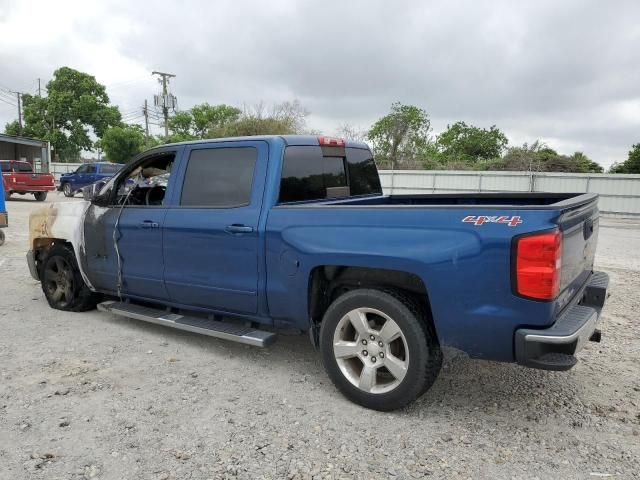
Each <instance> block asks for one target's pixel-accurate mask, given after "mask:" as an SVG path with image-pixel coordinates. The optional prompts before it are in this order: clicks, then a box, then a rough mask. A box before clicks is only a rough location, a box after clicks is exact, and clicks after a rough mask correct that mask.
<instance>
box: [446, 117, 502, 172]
mask: <svg viewBox="0 0 640 480" xmlns="http://www.w3.org/2000/svg"><path fill="white" fill-rule="evenodd" d="M436 143H437V145H438V148H439V150H440V151H441V153H442V155H443V156H444V157H445V159H447V160H449V161H451V160H460V161H464V162H472V163H475V162H478V161H481V160H488V159H491V158H499V157H501V156H502V152H503V151H504V149H505V148H506V146H507V144H508V140H507V137H506V135H505V134H504V133H502V132H501V131H500V129H498V128H497V127H496V126H495V125H493V126H492V127H490V128H489V129H486V128H479V127H476V126H473V125H467V124H466V123H465V122H456V123H454V124H453V125H447V129H446V130H445V131H444V132H442V133H441V134H440V135H438V140H437V142H436Z"/></svg>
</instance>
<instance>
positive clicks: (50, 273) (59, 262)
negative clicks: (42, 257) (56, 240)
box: [45, 257, 74, 306]
mask: <svg viewBox="0 0 640 480" xmlns="http://www.w3.org/2000/svg"><path fill="white" fill-rule="evenodd" d="M45 278H46V282H45V287H46V289H47V294H48V295H49V298H50V299H51V300H52V301H53V302H54V303H55V304H56V305H58V306H64V305H68V304H69V303H71V301H72V300H73V290H74V288H73V286H74V285H73V282H74V280H73V269H72V268H71V265H70V264H69V262H68V261H67V260H65V259H64V258H62V257H54V258H53V260H52V261H51V262H49V263H48V265H47V269H46V270H45Z"/></svg>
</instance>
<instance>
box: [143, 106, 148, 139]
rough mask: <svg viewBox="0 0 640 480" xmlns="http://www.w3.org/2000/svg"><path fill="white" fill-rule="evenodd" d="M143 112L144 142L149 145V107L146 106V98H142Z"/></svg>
mask: <svg viewBox="0 0 640 480" xmlns="http://www.w3.org/2000/svg"><path fill="white" fill-rule="evenodd" d="M142 113H144V132H145V137H144V139H145V144H146V145H149V107H148V106H147V99H146V98H145V99H144V108H143V110H142Z"/></svg>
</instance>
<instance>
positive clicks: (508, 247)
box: [27, 136, 608, 410]
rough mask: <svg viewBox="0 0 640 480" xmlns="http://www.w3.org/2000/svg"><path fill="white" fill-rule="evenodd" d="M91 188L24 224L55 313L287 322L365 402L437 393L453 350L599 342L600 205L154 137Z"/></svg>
mask: <svg viewBox="0 0 640 480" xmlns="http://www.w3.org/2000/svg"><path fill="white" fill-rule="evenodd" d="M91 189H92V190H93V192H92V193H91V194H90V195H88V197H89V198H90V199H91V200H90V201H83V202H73V203H68V202H67V203H61V204H52V205H51V206H50V207H48V208H41V209H38V210H36V211H34V212H33V213H32V215H31V218H30V244H29V252H28V254H27V259H28V264H29V267H30V271H31V273H32V275H33V277H34V278H36V279H37V280H39V281H41V283H42V288H43V291H44V294H45V296H46V298H47V300H48V302H49V304H50V305H51V306H52V307H53V308H57V309H61V310H67V311H84V310H88V309H92V308H95V307H96V305H97V306H98V308H99V309H101V310H104V311H107V312H111V313H114V314H118V315H124V316H128V317H131V318H136V319H139V320H144V321H148V322H153V323H157V324H162V325H166V326H169V327H173V328H179V329H183V330H189V331H192V332H198V333H201V334H205V335H211V336H214V337H219V338H224V339H228V340H234V341H238V342H243V343H247V344H251V345H257V346H267V345H269V344H270V343H271V342H272V341H273V340H274V338H275V335H276V334H277V332H278V330H280V329H291V328H297V329H300V330H303V331H306V332H308V333H309V336H310V339H311V342H312V343H313V345H315V346H317V347H319V349H320V351H321V355H322V359H323V363H324V365H325V368H326V371H327V373H328V375H329V376H330V378H331V379H332V380H333V382H334V383H335V385H336V386H337V388H338V389H339V390H340V391H341V392H342V393H343V394H344V395H345V396H346V397H348V398H349V399H351V400H352V401H354V402H357V403H359V404H361V405H363V406H366V407H369V408H373V409H378V410H392V409H396V408H400V407H402V406H404V405H407V404H408V403H409V402H411V401H413V400H414V399H415V398H417V397H418V396H420V395H421V394H422V393H424V392H425V391H426V390H428V389H429V388H430V386H431V385H432V384H433V382H434V381H435V379H436V376H437V375H438V372H439V370H440V367H441V363H442V351H441V347H442V346H445V345H446V346H451V347H454V348H457V349H459V350H462V351H464V352H466V353H467V354H469V355H470V356H471V357H474V358H479V359H486V360H495V361H501V362H517V363H519V364H520V365H523V366H527V367H534V368H541V369H549V370H568V369H570V368H571V367H573V366H574V365H575V363H576V356H575V355H576V353H577V352H578V351H579V350H580V349H581V348H582V347H584V345H585V343H586V341H588V340H595V341H599V339H600V331H599V329H598V325H599V319H600V312H601V310H602V307H603V304H604V301H605V298H606V296H607V288H608V276H607V275H606V274H605V273H602V272H594V271H593V263H594V255H595V250H596V242H597V237H598V205H597V202H598V198H597V195H595V194H590V193H589V194H581V193H478V194H455V195H453V194H426V195H385V194H384V193H383V192H382V189H381V186H380V180H379V177H378V173H377V170H376V165H375V162H374V159H373V157H372V154H371V151H370V150H369V148H368V147H367V146H366V145H365V144H363V143H357V142H351V141H344V140H341V139H334V138H329V137H311V136H264V137H242V138H227V139H220V140H206V141H196V142H187V143H178V144H173V145H164V146H161V147H157V148H154V149H151V150H149V151H147V152H145V153H143V154H141V155H140V156H138V157H137V158H135V159H134V160H132V161H131V162H130V163H129V164H128V165H126V166H125V167H124V168H123V169H122V170H121V171H120V172H118V173H117V174H116V175H115V176H114V177H113V178H111V179H110V180H109V181H108V182H106V184H104V185H103V186H101V187H100V188H98V187H97V186H93V187H91Z"/></svg>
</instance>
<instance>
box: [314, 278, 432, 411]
mask: <svg viewBox="0 0 640 480" xmlns="http://www.w3.org/2000/svg"><path fill="white" fill-rule="evenodd" d="M320 349H321V352H322V360H323V363H324V366H325V369H326V371H327V373H328V375H329V377H330V378H331V380H332V381H333V383H334V384H335V385H336V387H337V388H338V389H339V390H340V391H341V392H342V393H343V394H344V395H345V396H346V397H347V398H349V399H350V400H351V401H353V402H355V403H357V404H359V405H362V406H364V407H367V408H372V409H374V410H381V411H390V410H395V409H398V408H402V407H404V406H406V405H407V404H409V403H411V402H412V401H414V400H415V399H416V398H418V397H419V396H420V395H422V394H423V393H424V392H425V391H426V390H428V389H429V388H430V387H431V385H433V382H435V380H436V377H437V376H438V372H439V371H440V367H441V365H442V353H441V350H440V345H439V343H438V339H437V337H436V335H435V330H434V329H433V326H432V324H431V320H430V319H429V318H427V315H426V314H425V313H424V309H422V308H421V307H420V305H419V304H418V303H417V302H415V301H413V299H410V298H409V297H405V296H404V295H402V294H400V293H396V292H387V291H381V290H372V289H361V290H353V291H351V292H348V293H346V294H344V295H342V296H340V297H338V299H337V300H335V301H334V302H333V303H332V304H331V306H330V307H329V309H328V310H327V312H326V313H325V315H324V318H323V320H322V327H321V331H320Z"/></svg>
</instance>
